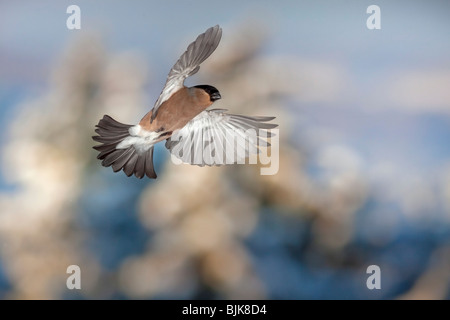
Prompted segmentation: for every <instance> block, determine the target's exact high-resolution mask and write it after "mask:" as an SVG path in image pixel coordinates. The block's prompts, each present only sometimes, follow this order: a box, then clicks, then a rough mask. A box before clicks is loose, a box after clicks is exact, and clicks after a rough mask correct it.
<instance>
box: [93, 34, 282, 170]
mask: <svg viewBox="0 0 450 320" xmlns="http://www.w3.org/2000/svg"><path fill="white" fill-rule="evenodd" d="M221 38H222V28H221V27H220V26H219V25H216V26H214V27H211V28H209V29H207V30H206V31H205V32H204V33H202V34H200V35H199V36H198V37H197V38H196V40H195V41H193V42H192V43H191V44H189V46H188V47H187V49H186V51H185V52H184V53H183V54H182V55H181V56H180V58H179V59H178V60H177V62H176V63H175V64H174V66H173V67H172V69H171V70H170V72H169V75H168V76H167V80H166V83H165V85H164V88H163V90H162V92H161V94H160V95H159V97H158V99H157V100H156V102H155V104H154V106H153V108H152V109H151V110H150V111H149V112H148V113H147V114H145V115H144V117H143V118H142V119H141V120H140V122H139V123H138V124H136V125H128V124H123V123H120V122H118V121H116V120H115V119H113V118H112V117H111V116H109V115H104V116H103V118H102V119H100V120H99V122H98V124H97V125H96V126H95V127H96V129H95V133H96V134H97V135H96V136H93V137H92V139H93V140H94V141H96V142H99V143H101V144H100V145H96V146H93V148H94V149H95V150H97V151H98V152H99V154H98V156H97V159H99V160H102V162H101V164H102V165H103V166H104V167H109V166H111V167H112V169H113V171H114V172H118V171H121V170H123V172H124V173H125V174H126V175H127V176H128V177H130V176H132V175H133V174H134V176H135V177H137V178H139V179H142V178H143V177H145V176H147V177H148V178H150V179H156V178H157V174H156V172H155V168H154V164H153V150H154V146H155V144H157V143H159V142H161V141H163V140H166V143H165V146H166V148H167V149H168V150H169V151H170V153H171V154H172V155H173V156H175V157H176V158H178V159H179V160H180V161H181V162H183V163H188V164H192V165H198V166H205V165H207V166H220V165H223V164H230V163H243V162H242V161H243V159H245V158H248V157H249V156H250V155H251V154H255V153H256V154H257V153H259V152H260V147H269V146H270V143H269V142H268V141H267V138H270V137H271V136H273V135H274V134H272V133H271V132H270V131H268V130H269V129H273V128H275V127H277V126H278V125H277V124H273V123H267V122H269V121H271V120H273V119H275V117H263V116H258V117H256V116H255V117H252V116H244V115H236V114H229V113H227V112H226V111H227V110H226V109H209V110H206V109H207V108H209V107H210V106H212V104H213V103H214V102H215V101H217V100H219V99H221V98H222V96H221V94H220V92H219V90H218V89H217V88H215V87H214V86H211V85H205V84H202V85H196V86H192V87H186V86H185V85H184V81H185V79H186V78H187V77H189V76H192V75H194V74H196V73H197V72H198V71H199V69H200V64H201V63H202V62H204V61H205V60H206V59H207V58H208V57H209V56H210V55H211V54H212V53H213V52H214V51H215V50H216V48H217V47H218V45H219V42H220V40H221Z"/></svg>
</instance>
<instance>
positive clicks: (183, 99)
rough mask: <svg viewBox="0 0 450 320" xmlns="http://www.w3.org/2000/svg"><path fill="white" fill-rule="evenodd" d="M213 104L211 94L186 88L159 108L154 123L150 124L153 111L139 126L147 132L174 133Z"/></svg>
mask: <svg viewBox="0 0 450 320" xmlns="http://www.w3.org/2000/svg"><path fill="white" fill-rule="evenodd" d="M211 104H212V102H211V99H210V97H209V94H208V93H206V92H205V91H204V90H202V89H198V88H186V87H184V88H183V89H180V90H178V91H177V92H175V93H174V94H173V95H172V96H171V97H170V98H169V99H168V100H166V101H165V102H164V103H163V104H162V105H161V106H160V107H159V109H158V113H157V115H156V118H155V120H153V122H152V123H150V118H151V116H152V111H150V112H149V113H147V114H146V115H145V116H144V117H143V118H142V120H141V121H140V122H139V125H140V126H141V127H142V128H143V129H145V130H147V131H157V132H161V133H163V132H173V131H175V130H177V129H181V128H183V127H184V126H185V125H186V123H188V122H189V121H190V120H191V119H192V118H194V117H195V116H196V115H198V114H199V113H200V112H202V111H203V110H205V109H206V108H208V107H209V106H210V105H211ZM166 138H168V137H166Z"/></svg>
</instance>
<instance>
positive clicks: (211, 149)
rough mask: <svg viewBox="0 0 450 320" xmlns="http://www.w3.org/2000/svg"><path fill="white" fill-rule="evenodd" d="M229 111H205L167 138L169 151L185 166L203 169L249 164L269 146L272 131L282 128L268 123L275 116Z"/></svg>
mask: <svg viewBox="0 0 450 320" xmlns="http://www.w3.org/2000/svg"><path fill="white" fill-rule="evenodd" d="M225 111H227V110H225V109H212V110H206V111H203V112H201V113H200V114H199V115H197V116H196V117H195V118H193V119H192V120H191V121H189V122H188V123H187V124H186V125H185V126H184V127H183V128H181V129H179V130H176V131H174V132H173V134H172V136H171V137H170V138H169V139H167V142H166V148H167V149H169V150H170V153H171V154H172V155H174V156H175V157H177V158H179V159H180V160H181V161H182V162H184V163H189V164H194V165H198V166H201V167H203V166H204V165H207V166H220V165H223V164H234V163H245V159H246V158H247V157H249V156H250V155H251V154H258V153H259V152H260V150H259V147H268V146H270V143H268V142H267V141H266V140H265V139H267V138H270V137H271V136H273V134H272V133H271V132H269V131H267V130H268V129H273V128H275V127H277V126H278V125H276V124H273V123H266V122H267V121H270V120H273V119H275V117H248V116H241V115H234V114H227V113H225Z"/></svg>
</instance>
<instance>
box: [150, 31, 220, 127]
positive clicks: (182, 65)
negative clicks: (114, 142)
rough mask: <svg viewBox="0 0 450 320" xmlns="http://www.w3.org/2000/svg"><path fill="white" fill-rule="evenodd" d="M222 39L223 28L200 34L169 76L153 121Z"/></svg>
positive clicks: (156, 104) (154, 110) (155, 108)
mask: <svg viewBox="0 0 450 320" xmlns="http://www.w3.org/2000/svg"><path fill="white" fill-rule="evenodd" d="M221 38H222V28H220V27H219V26H218V25H216V26H214V27H211V28H209V29H208V30H206V31H205V32H204V33H202V34H200V35H199V36H198V37H197V39H196V40H195V41H194V42H192V43H191V44H190V45H189V46H188V48H187V50H186V51H185V52H184V53H183V54H182V55H181V57H180V58H179V59H178V61H177V62H176V63H175V64H174V66H173V67H172V69H171V70H170V72H169V75H168V76H167V80H166V84H165V85H164V88H163V90H162V92H161V94H160V95H159V98H158V100H157V101H156V103H155V106H154V107H153V113H152V118H151V119H152V120H153V119H155V117H156V114H157V111H158V108H159V107H160V106H161V105H162V104H163V102H164V101H166V100H167V99H169V98H170V97H171V96H172V94H174V93H175V92H177V91H178V90H180V89H181V88H183V87H184V80H185V79H186V78H187V77H189V76H192V75H194V74H196V73H197V72H198V70H199V69H200V64H201V63H202V62H203V61H205V60H206V59H207V58H208V57H209V56H210V55H211V54H212V53H213V52H214V50H216V48H217V46H218V45H219V42H220V39H221Z"/></svg>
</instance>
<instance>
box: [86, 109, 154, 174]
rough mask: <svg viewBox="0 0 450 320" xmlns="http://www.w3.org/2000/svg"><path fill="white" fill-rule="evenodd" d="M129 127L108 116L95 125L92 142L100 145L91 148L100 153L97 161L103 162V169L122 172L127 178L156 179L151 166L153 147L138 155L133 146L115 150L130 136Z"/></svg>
mask: <svg viewBox="0 0 450 320" xmlns="http://www.w3.org/2000/svg"><path fill="white" fill-rule="evenodd" d="M131 127H132V125H129V124H123V123H120V122H117V121H116V120H114V119H113V118H111V117H110V116H108V115H104V116H103V118H102V119H101V120H100V121H99V122H98V124H97V125H96V129H95V132H96V133H97V134H98V136H93V137H92V139H94V141H97V142H100V143H102V144H100V145H98V146H94V147H93V148H94V149H95V150H97V151H99V152H100V154H99V155H98V156H97V159H100V160H103V161H102V165H103V166H104V167H109V166H111V167H112V169H113V171H114V172H117V171H120V170H123V171H124V172H125V174H126V175H127V176H128V177H130V176H131V175H132V174H133V173H134V175H135V176H136V177H137V178H139V179H142V178H143V177H144V176H145V175H146V176H147V177H149V178H151V179H156V173H155V169H154V166H153V147H151V148H150V149H148V150H147V151H145V152H143V153H139V152H138V151H137V150H136V149H135V147H134V146H133V145H131V146H129V147H128V148H124V149H117V145H118V144H119V143H120V142H122V141H123V140H124V139H125V138H126V137H128V136H130V133H129V132H128V130H129V129H130V128H131Z"/></svg>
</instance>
